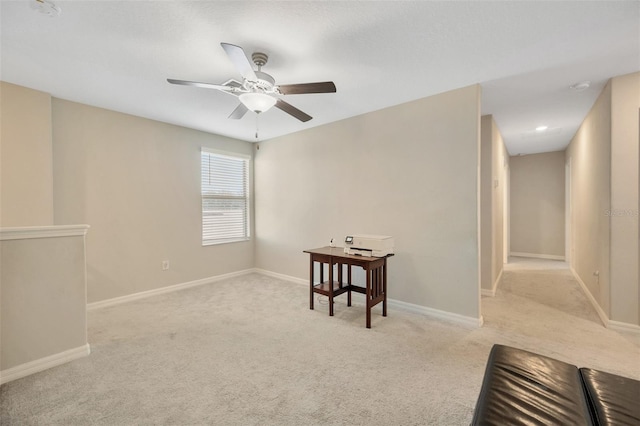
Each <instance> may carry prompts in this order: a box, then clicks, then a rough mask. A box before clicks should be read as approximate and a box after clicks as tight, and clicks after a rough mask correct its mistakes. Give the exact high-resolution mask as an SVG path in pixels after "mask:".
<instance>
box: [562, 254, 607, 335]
mask: <svg viewBox="0 0 640 426" xmlns="http://www.w3.org/2000/svg"><path fill="white" fill-rule="evenodd" d="M569 270H570V271H571V273H572V274H573V277H574V278H575V279H576V281H578V284H579V285H580V288H581V289H582V292H583V293H584V294H585V295H586V296H587V299H589V302H591V306H593V308H594V309H595V310H596V312H597V313H598V316H599V317H600V321H602V324H603V325H604V326H605V327H607V328H609V324H610V321H609V318H608V317H607V314H606V313H605V312H604V311H603V310H602V308H601V307H600V305H599V304H598V302H597V301H596V299H595V298H594V297H593V295H592V294H591V292H590V291H589V288H588V287H587V285H586V284H585V283H584V281H582V278H580V276H579V275H578V273H577V272H576V270H575V269H573V267H569Z"/></svg>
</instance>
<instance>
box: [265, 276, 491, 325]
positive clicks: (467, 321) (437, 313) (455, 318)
mask: <svg viewBox="0 0 640 426" xmlns="http://www.w3.org/2000/svg"><path fill="white" fill-rule="evenodd" d="M254 272H256V273H258V274H262V275H267V276H269V277H274V278H279V279H281V280H285V281H290V282H293V283H296V284H303V285H309V280H308V279H302V278H298V277H292V276H291V275H285V274H280V273H277V272H272V271H267V270H266V269H259V268H256V269H255V270H254ZM352 296H353V297H354V299H357V298H359V297H364V295H362V294H360V293H352ZM387 302H388V303H389V306H390V307H392V308H397V309H400V310H403V311H406V312H411V313H414V314H420V315H426V316H428V317H432V318H436V319H440V320H444V321H450V322H454V323H456V324H459V325H463V326H466V327H474V328H475V327H481V326H482V323H483V319H482V316H481V317H480V318H473V317H467V316H464V315H460V314H455V313H452V312H446V311H441V310H438V309H433V308H428V307H426V306H421V305H414V304H413V303H407V302H402V301H400V300H395V299H387ZM362 303H363V304H364V299H363V300H362Z"/></svg>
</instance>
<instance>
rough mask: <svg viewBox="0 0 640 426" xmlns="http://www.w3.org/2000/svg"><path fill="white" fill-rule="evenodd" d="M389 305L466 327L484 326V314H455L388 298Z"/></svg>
mask: <svg viewBox="0 0 640 426" xmlns="http://www.w3.org/2000/svg"><path fill="white" fill-rule="evenodd" d="M387 301H388V302H389V305H390V306H391V307H392V308H398V309H401V310H403V311H406V312H411V313H414V314H420V315H425V316H428V317H431V318H435V319H439V320H443V321H448V322H453V323H456V324H458V325H462V326H465V327H473V328H477V327H482V323H483V319H482V316H480V318H473V317H467V316H464V315H460V314H455V313H453V312H447V311H441V310H439V309H433V308H428V307H426V306H422V305H414V304H413V303H407V302H402V301H400V300H394V299H388V300H387Z"/></svg>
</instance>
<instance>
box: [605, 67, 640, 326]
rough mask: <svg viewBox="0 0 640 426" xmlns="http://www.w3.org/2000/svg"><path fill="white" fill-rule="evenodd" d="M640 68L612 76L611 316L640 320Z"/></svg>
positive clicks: (630, 321) (631, 321)
mask: <svg viewBox="0 0 640 426" xmlns="http://www.w3.org/2000/svg"><path fill="white" fill-rule="evenodd" d="M639 114H640V72H638V73H634V74H629V75H624V76H620V77H615V78H613V79H612V80H611V215H610V217H609V220H610V223H611V237H610V238H611V317H610V319H611V320H614V321H619V322H623V323H631V324H640V310H639V308H638V303H634V302H636V301H638V300H639V289H638V287H639V285H638V284H639V283H638V237H639V234H638V192H639V187H638V170H639V161H640V152H639V149H638V146H639V145H640V140H639V137H640V122H639V118H640V116H639Z"/></svg>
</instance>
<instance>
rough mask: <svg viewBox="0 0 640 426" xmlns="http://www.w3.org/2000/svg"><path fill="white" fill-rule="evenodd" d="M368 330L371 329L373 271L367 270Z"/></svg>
mask: <svg viewBox="0 0 640 426" xmlns="http://www.w3.org/2000/svg"><path fill="white" fill-rule="evenodd" d="M367 328H371V269H369V268H367Z"/></svg>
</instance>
